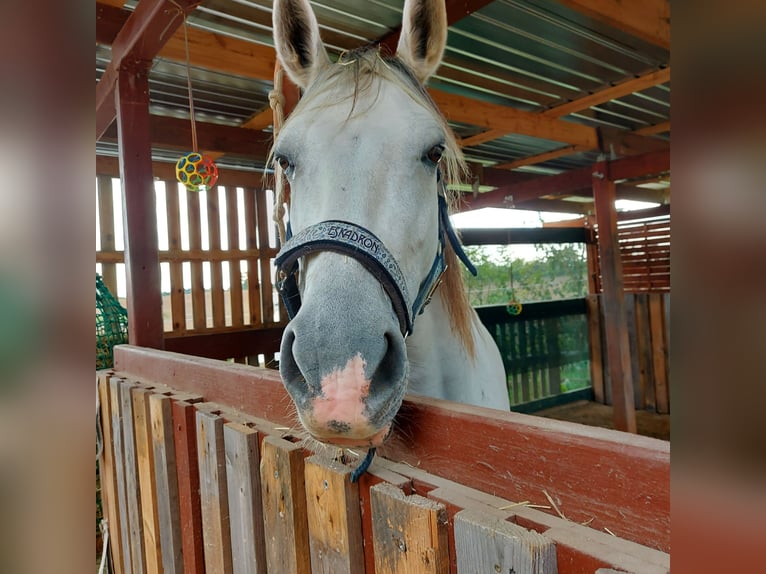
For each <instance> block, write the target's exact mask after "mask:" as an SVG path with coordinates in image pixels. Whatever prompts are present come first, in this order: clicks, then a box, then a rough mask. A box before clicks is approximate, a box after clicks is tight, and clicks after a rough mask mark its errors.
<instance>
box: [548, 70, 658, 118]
mask: <svg viewBox="0 0 766 574" xmlns="http://www.w3.org/2000/svg"><path fill="white" fill-rule="evenodd" d="M669 81H670V67H667V68H664V69H662V70H656V71H654V72H649V73H648V74H644V75H643V76H638V77H636V78H632V79H630V80H627V81H624V82H620V83H619V84H616V85H614V86H611V87H609V88H606V89H604V90H599V91H597V92H594V93H592V94H589V95H587V96H585V97H583V98H579V99H577V100H573V101H571V102H567V103H565V104H560V105H558V106H554V107H552V108H550V109H547V110H545V111H544V112H542V113H541V115H543V116H545V117H548V118H560V117H562V116H566V115H569V114H572V113H575V112H579V111H581V110H585V109H587V108H590V107H591V106H597V105H598V104H603V103H605V102H608V101H610V100H614V99H616V98H621V97H623V96H627V95H628V94H632V93H634V92H640V91H642V90H645V89H647V88H651V87H652V86H657V85H659V84H665V83H667V82H669Z"/></svg>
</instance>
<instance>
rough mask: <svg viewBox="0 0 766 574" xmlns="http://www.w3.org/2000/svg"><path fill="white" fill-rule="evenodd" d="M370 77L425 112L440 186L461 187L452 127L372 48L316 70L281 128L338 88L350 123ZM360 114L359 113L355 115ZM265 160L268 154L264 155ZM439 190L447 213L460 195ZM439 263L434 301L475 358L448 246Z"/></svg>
mask: <svg viewBox="0 0 766 574" xmlns="http://www.w3.org/2000/svg"><path fill="white" fill-rule="evenodd" d="M375 77H381V78H383V79H385V80H388V81H391V82H393V83H395V84H396V85H397V86H399V87H400V88H401V89H402V90H403V91H404V92H405V93H406V94H407V95H408V96H410V97H411V98H412V99H413V100H414V101H415V102H417V103H418V104H419V105H421V106H422V107H423V108H425V109H426V110H428V111H429V112H431V114H432V116H433V118H434V119H435V120H436V121H437V122H438V123H439V124H440V126H441V128H442V131H443V133H444V139H445V153H444V155H443V157H442V162H441V169H442V174H443V177H445V182H446V183H447V185H448V186H449V185H450V184H451V185H456V184H459V183H461V182H462V181H463V180H464V178H465V175H466V174H467V167H466V164H465V160H464V158H463V153H462V151H461V149H460V146H459V145H458V143H457V140H456V139H455V135H454V134H453V132H452V128H450V127H449V124H448V123H447V120H446V119H445V118H444V116H443V115H442V113H441V111H440V110H439V108H438V107H437V106H436V104H435V103H434V101H433V100H432V99H431V96H430V95H429V94H428V92H427V91H426V89H425V86H423V85H422V84H421V83H420V82H419V81H418V80H417V79H416V78H415V76H414V74H413V73H412V71H411V70H410V68H409V67H408V66H407V64H405V63H404V62H403V61H402V60H401V59H399V58H398V57H396V56H392V55H388V54H383V53H382V52H381V51H380V49H379V47H377V46H373V47H369V46H368V47H363V48H358V49H356V50H351V51H347V52H343V53H342V54H341V55H340V57H339V59H338V62H337V63H335V64H333V65H330V66H327V67H326V68H325V69H324V70H322V71H321V72H320V73H319V74H318V75H317V77H316V78H315V79H314V81H313V82H312V83H311V85H310V86H309V87H308V88H307V90H306V91H305V93H304V94H303V97H302V98H301V99H300V100H299V102H298V104H297V105H296V107H295V109H294V111H293V113H292V114H291V115H290V116H289V117H288V118H287V120H286V122H285V125H287V123H289V122H290V118H291V117H294V116H295V115H297V112H300V111H301V110H302V109H303V108H308V107H311V106H314V108H315V109H316V105H315V104H314V100H316V99H317V96H319V95H320V94H323V93H324V92H325V91H327V90H329V89H338V88H342V91H344V92H348V93H349V95H348V96H347V98H349V99H352V105H351V109H350V111H349V114H348V117H347V120H348V119H350V118H352V117H353V115H354V111H355V110H356V107H357V103H358V97H359V95H360V94H362V93H364V92H366V91H368V90H369V89H371V87H372V86H373V83H374V82H373V80H374V79H375ZM376 99H377V95H376V97H375V98H372V100H371V103H370V106H372V105H373V104H374V103H375V101H376ZM337 102H338V100H334V101H333V105H334V104H336V103H337ZM328 105H329V104H328ZM365 111H366V110H361V111H360V113H364V112H365ZM272 153H273V149H272ZM270 159H271V154H270V155H269V160H270ZM445 189H446V194H447V196H446V198H445V199H446V200H447V204H448V206H449V208H450V213H452V212H453V211H454V208H455V206H456V205H457V203H458V201H459V199H460V198H459V196H460V193H459V192H457V191H454V190H449V188H448V187H445ZM445 262H446V264H447V269H446V271H445V273H444V277H443V279H442V283H443V284H442V286H441V288H440V290H439V294H440V297H437V298H436V299H439V300H440V301H441V302H442V304H443V305H444V307H445V310H446V311H447V314H448V315H449V318H450V325H451V327H452V330H453V331H454V332H455V333H456V334H457V335H458V337H459V338H460V340H461V342H462V343H463V346H464V347H465V349H466V351H467V353H468V356H469V357H471V358H475V350H476V345H475V341H474V336H473V322H474V321H475V320H477V318H476V314H475V313H474V312H473V309H472V307H471V303H470V301H469V300H468V291H467V290H466V287H465V283H464V281H463V275H462V273H461V265H462V263H461V262H460V261H459V259H458V257H457V254H456V253H455V251H454V250H453V249H452V246H451V245H450V244H449V242H448V241H447V242H446V246H445Z"/></svg>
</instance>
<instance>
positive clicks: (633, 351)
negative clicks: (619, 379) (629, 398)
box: [624, 293, 643, 409]
mask: <svg viewBox="0 0 766 574" xmlns="http://www.w3.org/2000/svg"><path fill="white" fill-rule="evenodd" d="M624 299H625V302H624V304H625V324H626V326H627V328H628V346H629V349H630V374H631V377H632V378H633V406H634V407H635V408H637V409H641V408H643V397H642V396H641V386H640V384H638V381H639V380H640V378H641V370H640V368H639V360H638V331H637V323H636V294H635V293H625V295H624Z"/></svg>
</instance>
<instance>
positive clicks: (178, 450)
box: [172, 400, 205, 574]
mask: <svg viewBox="0 0 766 574" xmlns="http://www.w3.org/2000/svg"><path fill="white" fill-rule="evenodd" d="M196 413H197V410H196V409H195V408H194V406H193V405H192V404H190V403H188V402H185V401H177V400H174V401H173V404H172V415H173V443H174V447H175V454H176V475H177V477H178V504H179V518H180V523H181V528H180V538H181V540H180V545H181V549H182V555H183V571H184V572H185V573H186V574H204V572H205V556H204V554H203V551H202V544H201V543H200V541H201V540H202V509H201V507H200V496H199V466H198V464H197V423H196Z"/></svg>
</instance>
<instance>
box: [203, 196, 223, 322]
mask: <svg viewBox="0 0 766 574" xmlns="http://www.w3.org/2000/svg"><path fill="white" fill-rule="evenodd" d="M206 195H207V229H208V237H209V240H210V252H211V253H220V252H221V205H220V201H219V197H218V188H217V187H214V188H213V189H208V190H207V194H206ZM222 266H223V262H222V261H211V262H210V296H211V300H212V311H213V327H225V326H226V304H225V301H224V294H223V269H222Z"/></svg>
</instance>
